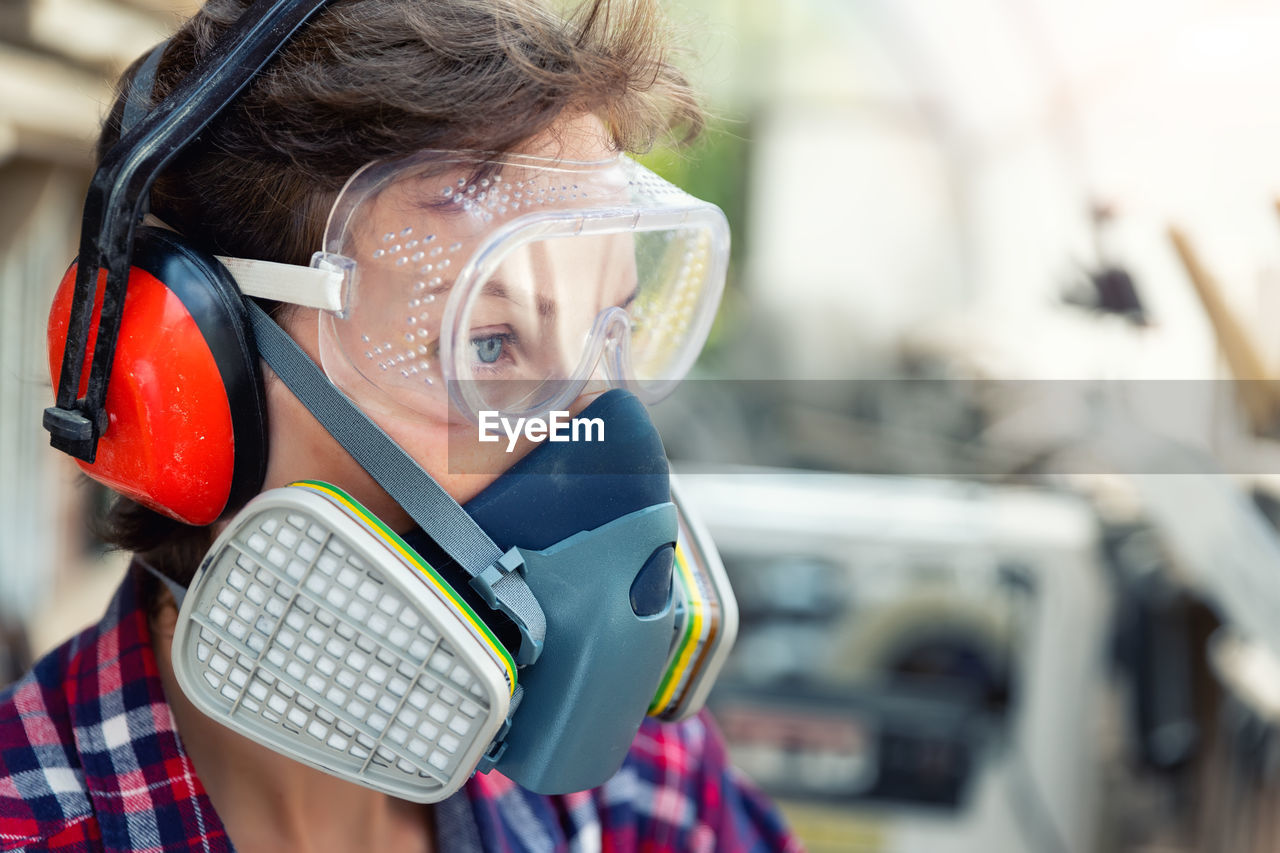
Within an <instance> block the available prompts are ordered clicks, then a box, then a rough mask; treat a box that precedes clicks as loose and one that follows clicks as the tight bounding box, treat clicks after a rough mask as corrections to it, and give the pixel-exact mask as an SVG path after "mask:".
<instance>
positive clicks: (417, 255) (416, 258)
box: [410, 252, 427, 261]
mask: <svg viewBox="0 0 1280 853" xmlns="http://www.w3.org/2000/svg"><path fill="white" fill-rule="evenodd" d="M426 256H427V253H426V252H414V253H413V257H412V258H411V259H410V260H413V261H420V260H422V259H423V258H425V257H426Z"/></svg>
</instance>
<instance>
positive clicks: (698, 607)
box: [649, 543, 714, 717]
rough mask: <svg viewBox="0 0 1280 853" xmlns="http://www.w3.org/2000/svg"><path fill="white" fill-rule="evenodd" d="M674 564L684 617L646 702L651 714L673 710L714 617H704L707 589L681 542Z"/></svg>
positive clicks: (705, 642) (677, 546) (662, 713)
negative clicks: (651, 696) (653, 693)
mask: <svg viewBox="0 0 1280 853" xmlns="http://www.w3.org/2000/svg"><path fill="white" fill-rule="evenodd" d="M675 568H676V572H675V581H676V583H677V584H679V587H680V590H681V596H682V598H683V601H684V608H685V618H684V622H683V624H682V625H681V629H682V630H681V633H680V637H679V639H678V640H677V641H676V644H675V650H674V652H673V654H672V655H671V658H670V660H669V661H668V663H667V671H666V672H665V673H664V674H663V676H662V681H661V683H659V685H658V692H657V695H656V696H654V699H653V702H652V703H651V704H650V705H649V714H650V716H655V717H656V716H662V715H664V714H667V713H669V712H671V711H672V710H673V707H672V706H673V705H674V704H675V703H676V699H677V697H678V696H679V695H680V691H681V688H682V687H684V685H685V684H686V683H687V682H688V680H689V676H690V675H691V674H692V672H693V658H694V655H696V654H698V652H699V651H700V650H701V649H703V648H704V647H705V646H706V644H707V642H708V640H709V639H710V634H711V631H712V630H713V629H714V620H711V619H708V618H706V613H707V592H706V590H704V589H703V588H702V584H701V582H700V578H699V577H698V573H697V572H695V571H694V570H693V566H692V564H691V563H690V562H689V560H688V557H687V556H686V554H685V550H684V543H677V545H676V555H675Z"/></svg>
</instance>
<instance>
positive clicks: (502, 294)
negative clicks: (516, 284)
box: [480, 278, 556, 320]
mask: <svg viewBox="0 0 1280 853" xmlns="http://www.w3.org/2000/svg"><path fill="white" fill-rule="evenodd" d="M480 292H481V293H482V294H483V295H485V296H495V297H497V298H498V299H505V300H507V301H508V302H510V303H511V304H513V305H517V306H520V307H523V304H522V303H521V302H520V300H518V299H516V298H515V297H514V296H512V295H511V292H510V291H509V290H507V285H506V283H505V282H503V281H502V279H499V278H491V279H489V280H488V281H487V282H485V285H484V287H483V288H481V289H480ZM535 301H536V302H537V305H538V316H539V317H542V318H543V319H547V320H552V319H555V316H556V303H555V302H554V301H552V300H551V299H548V298H547V297H545V296H541V295H539V296H537V297H535Z"/></svg>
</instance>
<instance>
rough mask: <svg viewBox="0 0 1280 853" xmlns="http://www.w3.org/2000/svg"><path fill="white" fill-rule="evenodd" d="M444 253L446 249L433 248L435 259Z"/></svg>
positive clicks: (432, 252) (432, 253) (432, 254)
mask: <svg viewBox="0 0 1280 853" xmlns="http://www.w3.org/2000/svg"><path fill="white" fill-rule="evenodd" d="M443 251H444V249H442V248H440V247H439V246H436V247H435V248H433V249H432V250H431V257H433V258H434V257H437V256H439V254H440V253H441V252H443Z"/></svg>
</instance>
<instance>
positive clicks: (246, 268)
mask: <svg viewBox="0 0 1280 853" xmlns="http://www.w3.org/2000/svg"><path fill="white" fill-rule="evenodd" d="M142 224H143V225H150V226H152V227H153V228H163V229H165V230H166V231H173V232H174V233H175V234H176V233H179V232H178V230H177V229H176V228H174V227H173V226H171V225H169V224H168V223H167V222H165V221H164V220H163V219H161V218H160V217H158V216H156V215H155V214H151V213H148V214H147V215H146V216H144V217H143V218H142ZM317 254H319V253H317ZM214 257H215V258H217V259H218V261H219V262H220V263H221V264H222V265H223V266H224V267H226V268H227V271H228V272H230V273H231V277H232V278H233V279H235V282H236V286H237V287H239V288H240V292H241V293H243V294H244V295H245V296H252V297H255V298H257V299H270V300H271V301H272V302H288V303H290V304H292V305H301V306H303V307H305V308H319V309H322V310H324V311H341V310H342V308H343V305H344V304H345V302H346V294H345V293H344V288H345V286H346V282H347V271H346V270H345V269H342V268H338V267H337V266H335V265H332V264H329V263H328V260H327V258H325V257H324V256H321V257H320V258H319V259H318V263H319V266H314V267H300V266H298V265H297V264H281V263H277V262H275V261H259V260H255V259H252V258H232V257H229V256H227V255H214Z"/></svg>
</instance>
